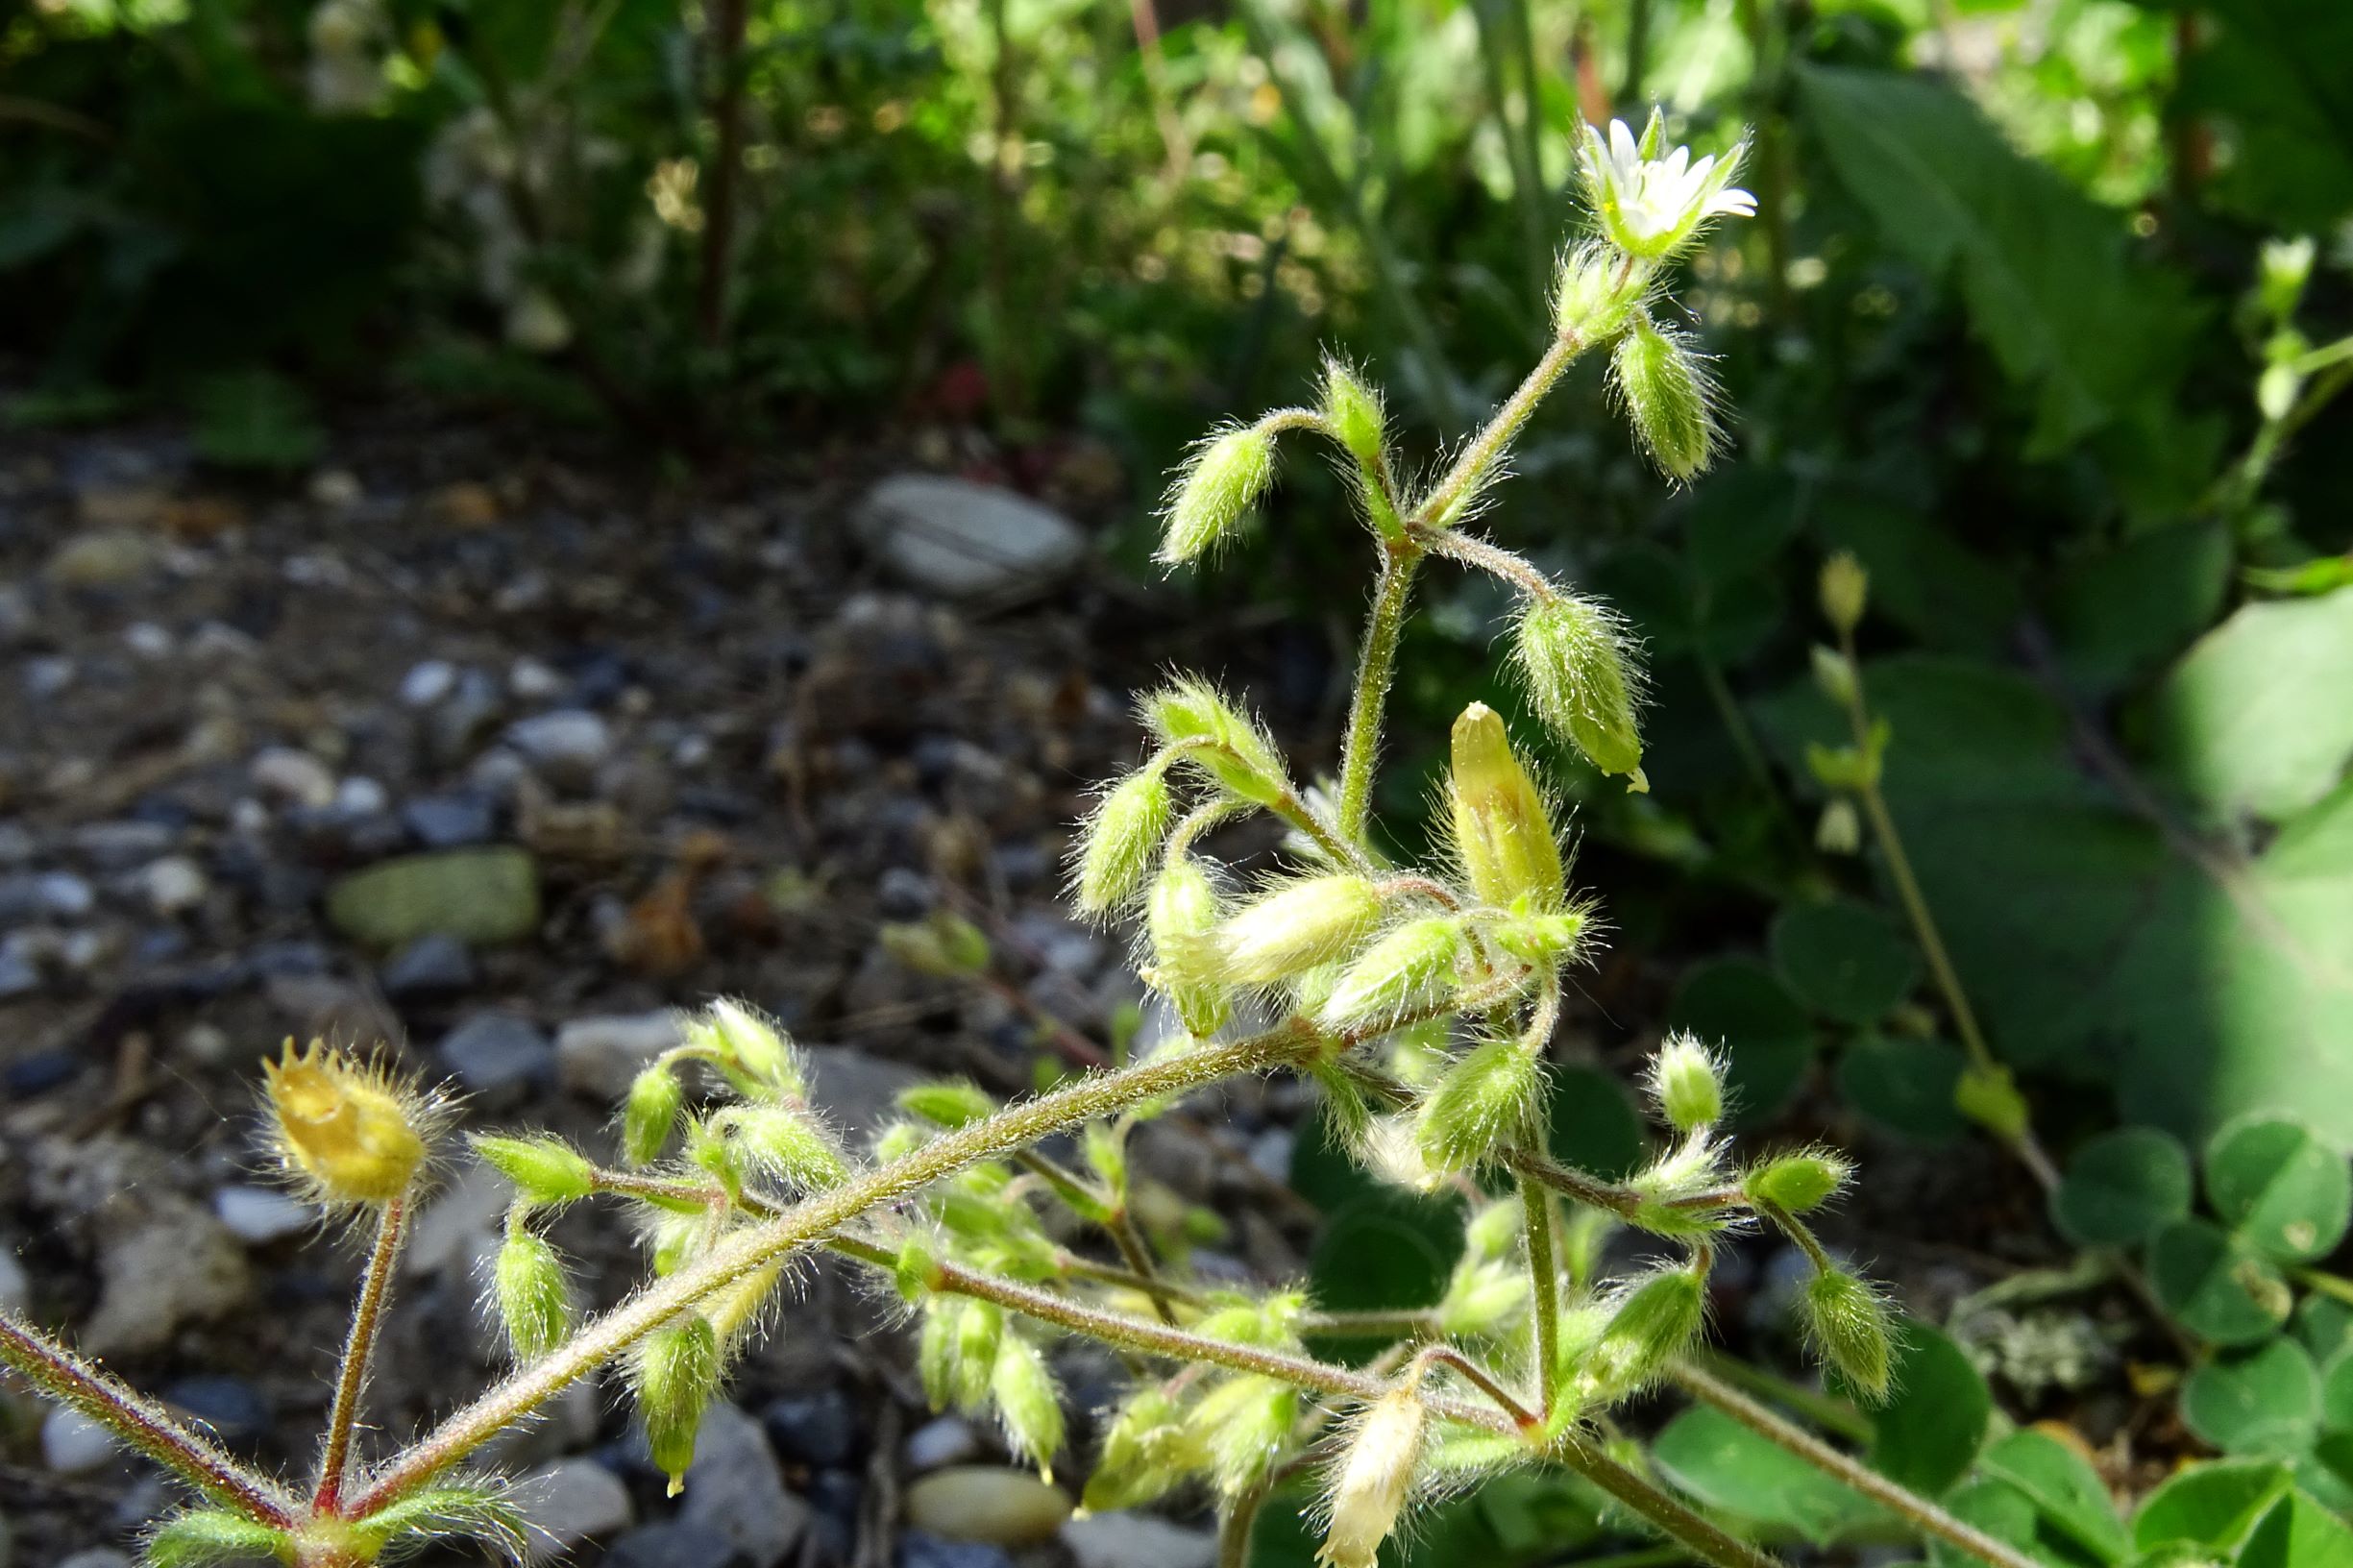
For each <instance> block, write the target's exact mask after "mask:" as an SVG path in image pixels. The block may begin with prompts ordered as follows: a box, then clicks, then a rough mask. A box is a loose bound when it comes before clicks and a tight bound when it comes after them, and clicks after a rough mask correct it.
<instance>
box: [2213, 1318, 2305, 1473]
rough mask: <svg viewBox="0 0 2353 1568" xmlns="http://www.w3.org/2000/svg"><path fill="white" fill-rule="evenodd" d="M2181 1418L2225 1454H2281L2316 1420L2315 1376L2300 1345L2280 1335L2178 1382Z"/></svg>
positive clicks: (2292, 1450)
mask: <svg viewBox="0 0 2353 1568" xmlns="http://www.w3.org/2000/svg"><path fill="white" fill-rule="evenodd" d="M2181 1416H2182V1420H2183V1421H2185V1422H2186V1423H2188V1425H2189V1428H2190V1430H2191V1431H2192V1432H2194V1433H2197V1434H2198V1435H2199V1436H2200V1437H2203V1438H2205V1439H2206V1441H2208V1442H2210V1443H2212V1444H2213V1445H2214V1446H2215V1447H2217V1448H2218V1449H2220V1450H2221V1451H2222V1452H2223V1453H2225V1454H2244V1455H2250V1456H2256V1457H2261V1458H2287V1457H2288V1456H2290V1455H2292V1454H2296V1453H2299V1452H2301V1451H2302V1450H2303V1449H2304V1448H2306V1447H2307V1446H2309V1445H2310V1444H2311V1442H2312V1439H2313V1433H2315V1432H2316V1430H2318V1427H2319V1422H2320V1379H2319V1375H2318V1374H2317V1373H2316V1372H2315V1371H2314V1370H2313V1364H2312V1358H2311V1357H2310V1356H2308V1355H2306V1354H2305V1353H2304V1347H2303V1346H2302V1345H2299V1344H2297V1343H2296V1342H2295V1341H2294V1340H2293V1339H2291V1338H2288V1337H2287V1336H2285V1335H2282V1336H2280V1337H2278V1338H2275V1339H2273V1340H2271V1341H2270V1342H2269V1343H2268V1344H2267V1345H2265V1346H2263V1347H2262V1348H2261V1349H2260V1350H2252V1351H2249V1352H2247V1353H2246V1354H2244V1355H2243V1356H2218V1357H2216V1358H2215V1359H2214V1360H2210V1361H2208V1362H2206V1363H2205V1364H2203V1365H2201V1366H2199V1367H2198V1368H2197V1369H2196V1370H2195V1371H2194V1372H2192V1373H2191V1374H2190V1380H2189V1382H2187V1383H2185V1384H2182V1390H2181Z"/></svg>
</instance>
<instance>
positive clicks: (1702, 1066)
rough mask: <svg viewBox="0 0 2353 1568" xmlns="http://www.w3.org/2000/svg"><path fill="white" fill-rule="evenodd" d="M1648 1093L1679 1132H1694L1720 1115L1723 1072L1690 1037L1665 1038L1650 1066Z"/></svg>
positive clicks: (1720, 1117)
mask: <svg viewBox="0 0 2353 1568" xmlns="http://www.w3.org/2000/svg"><path fill="white" fill-rule="evenodd" d="M1651 1092H1652V1093H1653V1094H1654V1095H1655V1096H1656V1098H1657V1100H1658V1110H1659V1113H1660V1115H1664V1116H1665V1117H1666V1118H1667V1124H1668V1125H1669V1126H1671V1127H1673V1128H1674V1129H1675V1130H1676V1131H1677V1132H1679V1133H1695V1132H1698V1131H1699V1130H1700V1129H1701V1128H1703V1127H1706V1126H1709V1125H1711V1124H1713V1123H1715V1122H1717V1121H1719V1120H1721V1119H1722V1118H1723V1116H1724V1069H1723V1068H1722V1067H1721V1066H1719V1065H1718V1064H1717V1062H1716V1059H1715V1056H1714V1055H1713V1054H1712V1053H1711V1052H1710V1051H1709V1050H1708V1049H1707V1047H1706V1046H1704V1045H1703V1044H1701V1043H1700V1042H1699V1041H1697V1040H1695V1039H1693V1038H1692V1037H1691V1036H1690V1035H1688V1034H1684V1033H1677V1034H1672V1035H1669V1036H1668V1037H1667V1039H1666V1042H1665V1043H1664V1044H1662V1045H1660V1046H1659V1047H1658V1055H1657V1056H1656V1057H1655V1058H1654V1059H1653V1061H1652V1063H1651Z"/></svg>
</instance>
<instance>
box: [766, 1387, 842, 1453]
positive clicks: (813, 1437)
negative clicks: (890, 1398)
mask: <svg viewBox="0 0 2353 1568" xmlns="http://www.w3.org/2000/svg"><path fill="white" fill-rule="evenodd" d="M760 1424H761V1425H762V1426H764V1427H766V1428H767V1429H768V1439H769V1441H770V1442H772V1443H773V1444H775V1446H776V1451H777V1452H778V1453H779V1454H782V1455H783V1456H784V1457H785V1458H788V1459H791V1460H792V1461H793V1462H795V1463H796V1464H806V1465H812V1466H815V1467H817V1468H819V1469H831V1468H838V1467H840V1466H842V1465H846V1464H847V1463H848V1462H849V1461H850V1458H851V1457H852V1456H854V1455H855V1454H856V1453H857V1451H858V1412H857V1410H856V1409H854V1408H853V1407H852V1406H851V1405H850V1402H849V1396H848V1395H847V1394H845V1393H844V1392H842V1390H841V1389H839V1388H820V1389H818V1390H817V1391H816V1392H814V1393H807V1394H786V1395H784V1396H782V1397H781V1398H777V1399H772V1400H770V1401H769V1402H768V1408H767V1409H763V1410H762V1411H761V1412H760Z"/></svg>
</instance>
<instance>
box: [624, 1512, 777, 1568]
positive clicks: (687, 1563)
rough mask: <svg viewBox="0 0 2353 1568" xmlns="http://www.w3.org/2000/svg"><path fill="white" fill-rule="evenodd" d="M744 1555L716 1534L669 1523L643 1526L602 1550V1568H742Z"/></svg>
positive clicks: (711, 1531)
mask: <svg viewBox="0 0 2353 1568" xmlns="http://www.w3.org/2000/svg"><path fill="white" fill-rule="evenodd" d="M743 1563H744V1555H743V1554H742V1553H741V1552H738V1551H737V1550H736V1549H735V1544H734V1543H733V1542H732V1541H730V1540H728V1539H727V1537H726V1536H724V1535H722V1534H720V1533H719V1532H718V1531H715V1530H710V1529H707V1528H705V1527H704V1526H701V1525H690V1524H686V1523H683V1522H682V1521H679V1520H675V1519H673V1520H668V1521H665V1522H664V1523H662V1524H658V1525H643V1526H640V1527H639V1528H638V1529H636V1530H633V1531H629V1532H628V1533H627V1534H626V1535H624V1536H622V1537H620V1538H619V1539H617V1540H616V1541H614V1542H613V1544H612V1545H611V1546H609V1547H607V1548H606V1549H605V1553H604V1568H743Z"/></svg>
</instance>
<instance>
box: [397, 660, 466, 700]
mask: <svg viewBox="0 0 2353 1568" xmlns="http://www.w3.org/2000/svg"><path fill="white" fill-rule="evenodd" d="M456 685H457V666H455V665H453V664H452V663H450V662H449V661H448V660H447V659H427V660H426V661H425V662H424V663H422V664H412V665H410V666H409V667H408V674H404V675H403V676H402V677H401V701H402V702H403V703H404V704H406V705H407V706H409V707H412V708H429V707H431V706H432V705H433V704H434V703H436V702H438V701H440V700H441V699H442V698H445V697H447V696H449V695H450V692H451V691H452V689H453V688H454V687H455V686H456Z"/></svg>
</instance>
